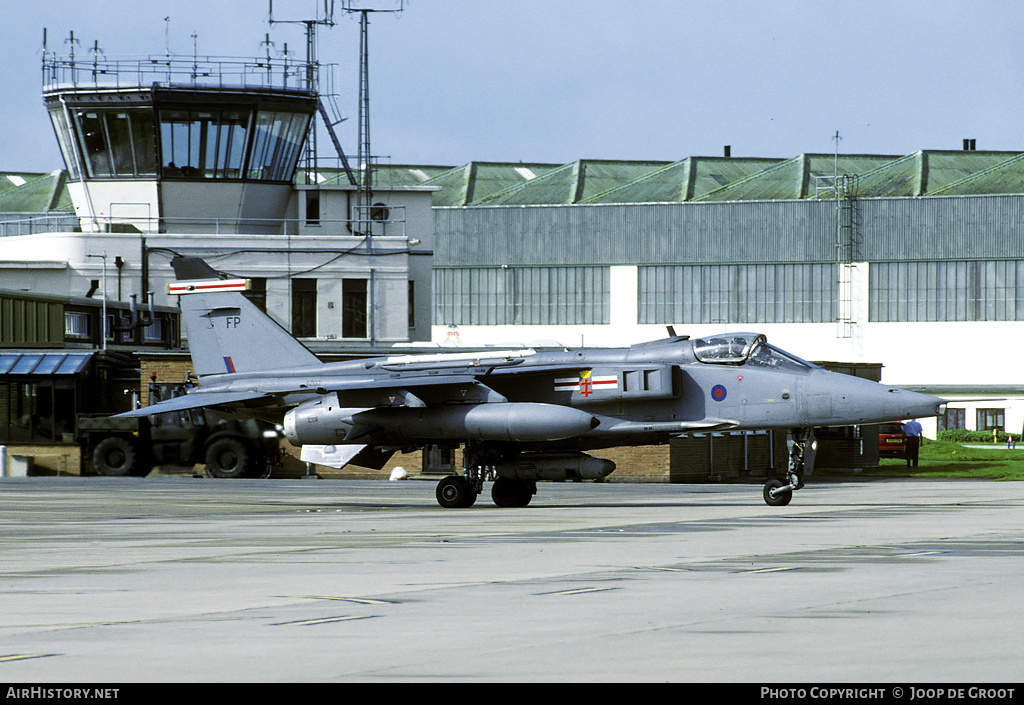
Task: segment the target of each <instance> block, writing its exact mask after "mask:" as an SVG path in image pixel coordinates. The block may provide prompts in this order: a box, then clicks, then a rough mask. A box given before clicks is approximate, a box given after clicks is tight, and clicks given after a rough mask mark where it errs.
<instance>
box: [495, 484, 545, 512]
mask: <svg viewBox="0 0 1024 705" xmlns="http://www.w3.org/2000/svg"><path fill="white" fill-rule="evenodd" d="M536 491H537V486H536V485H535V484H534V483H533V482H530V481H529V480H516V479H514V478H511V477H499V478H498V479H497V480H495V481H494V484H493V485H491V499H493V500H494V503H495V504H496V505H498V506H499V507H525V506H526V505H528V504H529V503H530V500H531V499H533V494H534V493H535V492H536Z"/></svg>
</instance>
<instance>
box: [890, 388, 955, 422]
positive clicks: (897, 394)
mask: <svg viewBox="0 0 1024 705" xmlns="http://www.w3.org/2000/svg"><path fill="white" fill-rule="evenodd" d="M886 395H887V396H886V399H885V410H886V412H887V413H888V414H890V415H891V416H890V418H892V419H915V418H922V417H927V416H936V415H938V414H939V412H940V410H941V407H942V405H943V404H944V403H945V401H944V400H942V399H939V398H938V397H933V396H931V395H929V394H920V393H918V392H911V391H908V390H906V389H900V388H898V387H889V388H888V390H887V392H886Z"/></svg>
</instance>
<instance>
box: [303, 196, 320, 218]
mask: <svg viewBox="0 0 1024 705" xmlns="http://www.w3.org/2000/svg"><path fill="white" fill-rule="evenodd" d="M306 225H320V192H319V191H306Z"/></svg>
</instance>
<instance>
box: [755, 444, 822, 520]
mask: <svg viewBox="0 0 1024 705" xmlns="http://www.w3.org/2000/svg"><path fill="white" fill-rule="evenodd" d="M811 431H812V429H809V428H795V429H793V431H792V435H793V445H792V446H791V447H790V449H789V465H788V467H787V468H786V480H785V481H783V480H780V479H779V478H777V477H773V478H771V479H769V480H768V481H767V482H766V483H764V501H765V504H767V505H768V506H769V507H785V506H786V505H787V504H789V502H790V500H792V499H793V492H794V491H796V490H798V489H800V488H801V487H803V486H804V478H803V472H804V457H805V454H806V451H807V444H808V443H809V442H810V438H811Z"/></svg>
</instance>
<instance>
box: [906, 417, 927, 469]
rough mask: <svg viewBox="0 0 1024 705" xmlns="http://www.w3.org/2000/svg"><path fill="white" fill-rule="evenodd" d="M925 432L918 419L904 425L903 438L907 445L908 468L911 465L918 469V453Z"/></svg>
mask: <svg viewBox="0 0 1024 705" xmlns="http://www.w3.org/2000/svg"><path fill="white" fill-rule="evenodd" d="M923 433H924V430H923V429H922V428H921V424H920V423H918V421H917V419H911V420H910V421H907V422H906V423H905V424H903V437H904V440H905V443H906V455H907V467H908V468H909V467H910V466H911V464H913V466H914V467H915V468H916V467H917V452H918V450H919V449H920V447H921V438H922V434H923Z"/></svg>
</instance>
